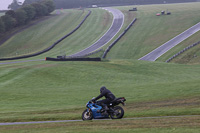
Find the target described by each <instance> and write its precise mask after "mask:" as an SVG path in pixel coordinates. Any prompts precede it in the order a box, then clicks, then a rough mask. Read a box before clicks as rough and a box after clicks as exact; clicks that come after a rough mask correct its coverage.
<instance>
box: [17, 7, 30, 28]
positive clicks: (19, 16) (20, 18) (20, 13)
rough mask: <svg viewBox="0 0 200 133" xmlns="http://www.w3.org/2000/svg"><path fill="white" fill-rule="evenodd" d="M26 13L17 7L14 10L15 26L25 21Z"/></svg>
mask: <svg viewBox="0 0 200 133" xmlns="http://www.w3.org/2000/svg"><path fill="white" fill-rule="evenodd" d="M26 20H27V14H26V12H25V11H24V10H22V9H18V10H17V11H16V21H17V26H21V25H24V24H25V23H26V22H27V21H26Z"/></svg>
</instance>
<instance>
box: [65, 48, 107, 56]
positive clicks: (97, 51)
mask: <svg viewBox="0 0 200 133" xmlns="http://www.w3.org/2000/svg"><path fill="white" fill-rule="evenodd" d="M101 51H103V49H99V50H96V51H94V52H91V53H88V54H85V55H81V56H66V58H83V57H86V56H90V55H93V54H96V53H99V52H101Z"/></svg>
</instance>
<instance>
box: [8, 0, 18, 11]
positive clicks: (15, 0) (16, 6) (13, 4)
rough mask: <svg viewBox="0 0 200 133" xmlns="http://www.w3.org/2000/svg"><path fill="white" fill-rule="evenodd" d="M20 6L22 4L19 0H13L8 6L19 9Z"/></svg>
mask: <svg viewBox="0 0 200 133" xmlns="http://www.w3.org/2000/svg"><path fill="white" fill-rule="evenodd" d="M20 7H21V5H19V2H18V0H13V2H12V3H11V4H10V5H9V6H8V9H12V10H17V9H19V8H20Z"/></svg>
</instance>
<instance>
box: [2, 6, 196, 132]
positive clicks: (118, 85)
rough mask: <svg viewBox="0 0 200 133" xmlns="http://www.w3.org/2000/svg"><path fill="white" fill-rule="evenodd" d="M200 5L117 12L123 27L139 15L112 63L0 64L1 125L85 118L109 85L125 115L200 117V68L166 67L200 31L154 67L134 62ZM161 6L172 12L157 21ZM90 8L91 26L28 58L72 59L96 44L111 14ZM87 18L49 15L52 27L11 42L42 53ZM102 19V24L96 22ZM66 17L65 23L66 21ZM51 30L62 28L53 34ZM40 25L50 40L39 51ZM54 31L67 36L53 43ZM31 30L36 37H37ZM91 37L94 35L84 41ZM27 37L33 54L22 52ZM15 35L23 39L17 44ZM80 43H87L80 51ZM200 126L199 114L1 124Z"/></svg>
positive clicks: (92, 128) (136, 128)
mask: <svg viewBox="0 0 200 133" xmlns="http://www.w3.org/2000/svg"><path fill="white" fill-rule="evenodd" d="M197 6H199V3H195V4H191V3H189V4H172V5H149V6H147V5H146V6H139V7H138V10H139V11H138V12H137V13H136V12H128V9H129V8H130V7H131V6H130V7H117V8H119V9H121V10H122V11H123V13H124V14H125V17H126V18H125V25H124V26H123V29H124V28H125V27H126V26H127V25H128V24H129V23H130V22H131V20H132V19H133V18H134V17H137V18H138V21H137V22H136V25H134V26H133V27H132V28H131V30H130V31H128V33H127V34H126V35H125V36H124V37H123V38H122V40H120V42H119V43H117V45H116V46H115V47H114V48H113V49H112V50H111V52H110V53H109V55H108V59H109V60H108V59H107V60H103V61H102V62H49V61H39V62H26V63H16V64H6V65H0V92H1V93H0V107H1V108H0V122H16V121H43V120H44V121H45V120H67V119H81V113H82V111H83V110H84V109H85V104H86V102H88V101H89V100H90V99H91V98H92V97H94V96H97V95H99V88H100V87H101V86H103V85H104V86H107V87H108V89H110V90H111V91H112V92H113V93H114V94H115V95H116V96H117V97H121V96H124V97H125V98H126V99H127V102H126V103H127V105H126V106H125V107H124V109H125V116H124V117H125V118H130V117H151V116H182V115H200V106H199V105H200V97H199V95H200V89H199V86H200V79H199V77H200V65H198V64H197V65H185V64H175V63H169V64H167V63H164V62H162V61H163V60H165V59H166V58H168V56H170V55H173V53H174V52H176V51H178V50H179V49H182V47H185V46H187V43H188V42H190V41H191V42H193V41H194V39H195V40H196V39H197V40H198V35H199V33H197V34H195V35H194V36H192V37H191V38H189V39H188V40H186V41H184V42H183V45H185V46H181V47H179V46H177V47H176V48H175V49H174V51H173V50H172V51H169V55H164V56H163V57H161V58H162V59H160V60H159V61H157V62H147V61H138V60H137V58H139V57H140V56H141V55H142V54H145V53H148V52H149V51H151V50H152V49H154V48H155V47H157V46H159V45H160V44H161V43H163V42H165V41H167V40H168V39H169V38H170V37H172V36H175V35H176V34H178V33H180V32H182V31H184V30H185V29H187V28H188V27H190V26H192V25H193V24H195V23H197V22H198V21H199V20H200V19H199V18H200V17H197V18H196V17H194V16H193V15H194V14H195V15H196V16H198V13H197V12H199V10H200V9H199V8H197ZM191 7H193V8H191ZM162 9H168V10H169V11H171V12H172V15H171V16H160V17H157V16H155V13H157V12H160V11H161V10H162ZM92 10H93V13H92V14H91V16H90V17H89V19H87V22H88V23H85V24H84V26H83V27H81V29H80V30H78V32H76V33H75V34H73V36H71V37H70V38H68V39H67V40H65V41H64V42H62V43H61V44H59V45H58V46H56V47H55V49H53V50H52V51H49V52H47V53H45V54H43V55H40V56H36V57H33V58H30V59H41V58H44V57H46V56H50V57H51V56H57V55H60V54H63V53H65V54H70V53H73V52H75V51H77V50H79V49H82V48H84V47H87V46H89V45H90V44H92V43H93V42H92V40H94V41H95V39H96V38H99V37H100V36H101V35H102V34H103V33H104V32H105V31H106V29H107V28H108V27H109V26H110V24H111V20H112V19H111V18H112V16H111V14H109V13H107V12H106V11H104V10H102V9H92ZM183 11H185V12H183ZM192 12H193V13H192ZM85 14H87V12H84V13H83V12H82V11H78V10H64V11H63V14H61V16H55V18H56V17H58V18H57V19H55V18H52V19H50V20H49V23H47V22H42V23H40V24H39V25H35V26H34V27H32V29H27V31H24V32H22V33H20V34H17V35H16V36H14V37H12V38H11V39H10V40H8V42H10V43H11V42H12V43H13V45H14V44H15V43H14V42H17V43H16V45H19V44H20V45H21V47H23V48H22V49H21V52H19V53H20V54H26V53H31V52H34V51H38V50H40V49H42V48H43V47H46V46H49V45H50V44H51V43H52V42H54V40H56V39H57V38H59V37H60V36H63V34H64V32H65V33H68V31H71V29H73V26H74V27H75V26H76V24H74V25H73V26H72V25H71V22H73V21H76V22H77V23H78V22H80V21H81V20H82V17H84V16H85ZM179 16H181V17H179ZM99 17H100V21H99V20H98V19H97V18H99ZM168 17H170V18H171V19H169V18H168ZM181 18H182V19H181ZM61 20H66V21H64V22H62V21H61ZM183 20H188V21H187V22H185V21H183ZM50 21H51V22H52V23H50ZM55 21H57V22H55ZM169 21H172V22H174V23H175V24H174V25H171V26H170V25H168V23H167V22H169ZM182 21H183V22H182ZM178 22H182V23H180V24H184V25H186V26H185V27H182V26H181V25H180V24H177V23H178ZM66 23H67V24H69V23H70V24H69V27H68V26H67V27H66V28H67V29H64V28H59V27H58V26H55V24H59V25H62V27H64V26H65V25H66ZM93 23H95V24H96V25H98V26H99V27H98V28H99V29H98V30H96V33H95V34H92V33H93V32H94V30H95V26H94V27H93V26H91V24H93ZM163 23H165V25H164V27H162V25H163ZM63 25H64V26H63ZM148 25H150V26H148ZM160 26H161V27H160ZM169 26H170V27H169ZM52 27H54V28H55V27H57V28H58V29H57V28H56V29H52ZM145 27H146V28H145ZM156 27H157V28H156ZM40 28H44V29H46V32H45V33H47V35H45V36H44V37H43V38H41V37H39V39H42V40H41V42H45V40H46V41H47V42H48V43H47V42H46V44H44V45H42V46H41V47H40V44H37V41H38V42H40V41H39V39H38V38H37V35H39V34H41V33H37V32H41V31H42V29H40ZM33 29H34V30H33ZM44 29H43V30H44ZM123 29H122V31H123ZM166 29H167V30H166ZM29 30H30V31H29ZM35 30H36V31H35ZM51 30H55V31H54V32H55V33H58V32H59V31H60V30H62V31H63V34H62V35H60V34H59V35H57V34H56V38H53V37H52V35H51V34H52V33H51V32H50V31H51ZM65 30H66V31H65ZM168 30H169V31H171V32H172V35H171V34H169V33H170V32H164V31H168ZM85 31H87V32H85ZM122 31H121V32H122ZM146 32H147V33H146ZM29 33H30V34H29ZM33 33H35V34H36V33H37V34H36V36H35V35H34V34H33ZM43 33H44V32H43ZM91 34H92V36H91V38H87V36H88V35H91ZM119 34H120V33H119ZM26 35H27V36H26ZM29 35H30V36H32V37H33V38H34V40H32V42H36V43H35V44H34V45H35V47H36V49H34V48H35V47H34V45H33V44H31V45H30V47H31V48H30V51H31V52H25V51H26V50H27V49H28V48H25V46H26V45H24V41H28V40H29V39H30V38H29V39H28V36H29ZM33 35H34V36H33ZM81 35H83V37H82V36H81ZM158 35H159V37H158ZM20 37H21V40H20ZM23 37H24V39H23ZM77 37H79V39H80V40H79V39H77ZM17 38H19V40H18V41H17ZM94 38H95V39H94ZM157 38H159V40H157ZM192 38H193V39H192ZM37 39H38V40H37ZM21 41H22V42H23V43H21ZM8 42H6V44H3V45H2V46H0V50H1V51H0V54H1V57H8V56H16V55H14V54H15V52H16V51H15V50H16V48H15V47H13V45H10V43H8ZM89 42H90V44H89ZM132 42H134V43H132ZM148 42H151V43H148ZM80 43H82V44H83V46H79V44H80ZM75 46H76V47H75ZM146 46H147V47H146ZM9 47H10V49H12V51H13V52H11V51H10V53H9V52H8V51H7V52H4V51H6V50H9ZM16 47H18V46H16ZM72 48H73V49H72ZM191 50H192V49H191ZM3 52H4V53H3ZM188 52H189V51H188ZM197 52H198V51H197ZM8 53H9V54H8ZM11 53H12V54H11ZM189 53H190V52H189ZM199 123H200V117H199V116H185V117H178V118H156V119H141V120H112V121H91V122H72V123H52V124H33V125H32V124H31V125H16V126H1V127H0V132H5V133H7V132H13V133H14V132H20V133H21V132H42V133H45V132H48V133H49V132H136V133H137V132H147V133H155V132H158V133H163V132H173V133H180V132H183V133H188V132H191V133H198V132H199V130H200V125H199ZM102 129H103V130H102Z"/></svg>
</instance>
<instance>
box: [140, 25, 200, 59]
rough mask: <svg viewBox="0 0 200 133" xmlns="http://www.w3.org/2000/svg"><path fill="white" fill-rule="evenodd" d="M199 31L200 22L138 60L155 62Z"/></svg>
mask: <svg viewBox="0 0 200 133" xmlns="http://www.w3.org/2000/svg"><path fill="white" fill-rule="evenodd" d="M199 30H200V22H199V23H197V24H196V25H194V26H192V27H191V28H189V29H187V30H186V31H184V32H182V33H181V34H179V35H178V36H176V37H174V38H173V39H171V40H169V41H168V42H166V43H164V44H163V45H161V46H160V47H158V48H156V49H155V50H153V51H152V52H150V53H148V54H147V55H145V56H143V57H142V58H140V59H138V60H146V61H155V60H156V59H158V58H159V57H160V56H162V55H163V54H165V53H166V52H167V51H169V50H170V49H172V48H173V47H174V46H176V45H178V44H179V43H181V42H182V41H184V40H185V39H187V38H188V37H190V36H191V35H193V34H194V33H196V32H198V31H199Z"/></svg>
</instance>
